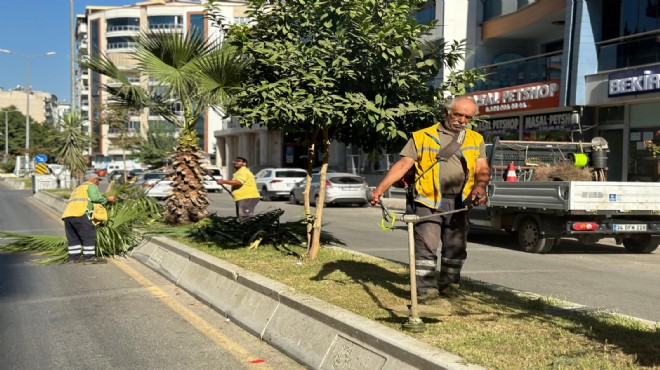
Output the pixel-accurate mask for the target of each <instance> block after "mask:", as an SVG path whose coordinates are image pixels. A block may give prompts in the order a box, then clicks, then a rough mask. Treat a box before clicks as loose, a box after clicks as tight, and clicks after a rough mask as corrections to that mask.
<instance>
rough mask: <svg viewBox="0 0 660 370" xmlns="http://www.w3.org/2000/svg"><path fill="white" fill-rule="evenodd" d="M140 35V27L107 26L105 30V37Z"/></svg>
mask: <svg viewBox="0 0 660 370" xmlns="http://www.w3.org/2000/svg"><path fill="white" fill-rule="evenodd" d="M139 33H140V25H139V24H138V25H114V26H112V25H108V27H107V28H106V36H108V37H121V36H136V35H138V34H139Z"/></svg>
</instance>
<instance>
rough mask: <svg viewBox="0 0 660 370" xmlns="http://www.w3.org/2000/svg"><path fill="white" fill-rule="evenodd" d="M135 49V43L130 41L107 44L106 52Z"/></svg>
mask: <svg viewBox="0 0 660 370" xmlns="http://www.w3.org/2000/svg"><path fill="white" fill-rule="evenodd" d="M135 48H137V43H136V42H132V41H124V42H113V43H110V44H108V50H112V49H135Z"/></svg>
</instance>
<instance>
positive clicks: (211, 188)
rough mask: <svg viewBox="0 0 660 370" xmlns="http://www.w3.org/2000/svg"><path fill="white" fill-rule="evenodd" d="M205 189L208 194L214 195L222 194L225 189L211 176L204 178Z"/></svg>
mask: <svg viewBox="0 0 660 370" xmlns="http://www.w3.org/2000/svg"><path fill="white" fill-rule="evenodd" d="M204 188H205V189H206V191H208V192H212V193H221V192H222V189H223V187H222V186H221V185H218V180H216V178H215V177H211V176H208V175H207V176H204Z"/></svg>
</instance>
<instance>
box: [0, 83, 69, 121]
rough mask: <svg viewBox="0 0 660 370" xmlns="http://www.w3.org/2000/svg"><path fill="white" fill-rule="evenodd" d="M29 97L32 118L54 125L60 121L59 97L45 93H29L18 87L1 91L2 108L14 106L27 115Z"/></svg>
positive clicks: (0, 102) (0, 106)
mask: <svg viewBox="0 0 660 370" xmlns="http://www.w3.org/2000/svg"><path fill="white" fill-rule="evenodd" d="M28 96H29V99H30V101H29V104H30V118H32V119H33V120H34V121H35V122H38V123H46V124H54V123H56V122H57V120H58V111H57V105H58V99H57V96H55V95H53V94H51V93H48V92H43V91H29V93H28V91H27V89H25V88H23V87H21V86H18V87H16V88H14V89H12V90H3V89H0V108H6V107H9V106H12V105H13V106H14V107H16V109H18V110H19V111H20V112H21V113H23V115H25V114H27V106H28Z"/></svg>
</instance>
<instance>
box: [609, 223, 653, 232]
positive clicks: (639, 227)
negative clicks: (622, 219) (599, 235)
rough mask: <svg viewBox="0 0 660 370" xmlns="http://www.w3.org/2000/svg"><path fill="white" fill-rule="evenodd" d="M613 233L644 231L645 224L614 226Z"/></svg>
mask: <svg viewBox="0 0 660 370" xmlns="http://www.w3.org/2000/svg"><path fill="white" fill-rule="evenodd" d="M613 229H614V231H646V224H614V225H613Z"/></svg>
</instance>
